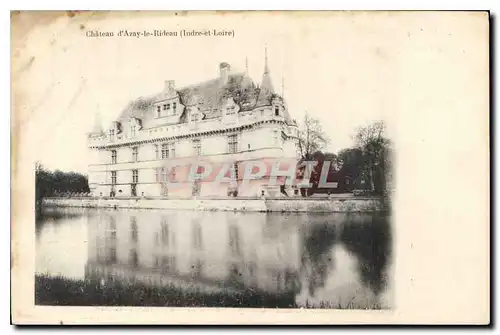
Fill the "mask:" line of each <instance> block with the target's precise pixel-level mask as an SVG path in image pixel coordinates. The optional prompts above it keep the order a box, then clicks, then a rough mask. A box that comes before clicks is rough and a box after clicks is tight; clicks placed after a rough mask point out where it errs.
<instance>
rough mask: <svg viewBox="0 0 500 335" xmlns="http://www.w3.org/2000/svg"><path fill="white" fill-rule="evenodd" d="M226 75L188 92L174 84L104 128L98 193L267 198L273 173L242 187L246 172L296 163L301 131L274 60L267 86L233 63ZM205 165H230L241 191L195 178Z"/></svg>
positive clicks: (91, 140)
mask: <svg viewBox="0 0 500 335" xmlns="http://www.w3.org/2000/svg"><path fill="white" fill-rule="evenodd" d="M219 71H220V73H219V76H218V77H217V78H215V79H212V80H209V81H206V82H202V83H199V84H195V85H192V86H188V87H184V88H180V89H177V88H176V87H175V82H174V81H172V80H168V81H166V82H165V87H164V90H163V91H162V92H160V93H158V94H154V95H152V96H149V97H145V98H139V99H137V100H135V101H133V102H131V103H130V104H129V105H128V106H127V107H126V108H125V109H124V110H123V112H122V113H121V115H120V116H119V118H118V119H117V120H115V121H114V122H113V123H112V124H111V126H110V127H108V128H107V129H102V128H101V127H100V125H98V124H97V125H96V127H95V128H94V129H93V131H92V132H91V133H89V134H88V146H89V148H90V149H91V152H92V154H91V157H92V162H91V164H90V165H89V186H90V189H91V192H92V193H93V194H94V195H97V196H99V195H102V196H110V195H111V196H120V195H122V196H147V197H155V196H158V197H169V198H186V197H192V196H193V195H194V196H199V197H203V196H227V195H229V194H231V195H233V196H236V195H243V196H257V195H262V194H263V192H264V193H266V192H267V190H268V188H267V187H266V186H267V184H268V182H269V171H267V172H266V174H265V175H264V176H262V177H261V178H259V179H255V180H251V181H249V182H247V183H244V185H241V178H242V173H241V170H240V168H241V167H242V164H244V163H248V162H253V161H262V160H273V159H283V160H287V161H288V163H289V164H295V162H296V157H297V149H296V146H297V136H298V129H297V125H296V123H295V121H294V120H292V118H291V117H290V115H289V113H288V108H287V105H286V102H285V100H284V99H283V98H282V97H281V96H280V95H278V94H276V93H275V92H274V88H273V86H272V83H271V78H270V73H269V70H268V67H267V62H266V67H265V71H264V74H263V78H262V81H261V85H260V87H259V86H257V85H256V84H255V83H254V82H253V80H252V79H251V78H250V77H249V76H248V74H247V73H246V72H245V73H232V72H231V67H230V65H229V64H227V63H221V64H220V66H219ZM198 164H203V165H204V164H215V165H218V166H221V165H223V164H230V166H231V171H230V173H234V175H233V174H232V176H236V179H237V180H238V181H239V184H238V186H235V185H234V184H233V185H230V184H229V183H219V182H214V181H213V180H212V179H210V180H201V181H199V182H193V180H192V179H189V178H187V176H188V175H189V173H190V171H191V170H190V169H192V167H193V166H197V165H198ZM166 180H168V181H170V183H166V182H165V181H166ZM171 183H175V184H176V185H175V187H172V185H171ZM235 191H237V192H235Z"/></svg>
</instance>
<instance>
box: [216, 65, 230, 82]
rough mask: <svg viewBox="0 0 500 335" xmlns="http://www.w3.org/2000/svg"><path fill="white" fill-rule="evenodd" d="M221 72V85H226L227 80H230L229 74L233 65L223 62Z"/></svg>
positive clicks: (220, 67)
mask: <svg viewBox="0 0 500 335" xmlns="http://www.w3.org/2000/svg"><path fill="white" fill-rule="evenodd" d="M219 71H220V81H221V84H222V85H224V84H226V83H227V80H228V78H229V72H230V71H231V65H229V64H228V63H226V62H222V63H220V64H219Z"/></svg>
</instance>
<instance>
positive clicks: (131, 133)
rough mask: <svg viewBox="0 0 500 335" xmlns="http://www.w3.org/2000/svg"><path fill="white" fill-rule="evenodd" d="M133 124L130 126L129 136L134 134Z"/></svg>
mask: <svg viewBox="0 0 500 335" xmlns="http://www.w3.org/2000/svg"><path fill="white" fill-rule="evenodd" d="M135 130H136V129H135V126H130V136H131V137H134V136H135Z"/></svg>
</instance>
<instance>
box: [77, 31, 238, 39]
mask: <svg viewBox="0 0 500 335" xmlns="http://www.w3.org/2000/svg"><path fill="white" fill-rule="evenodd" d="M85 36H86V37H128V38H141V37H181V38H183V37H235V34H234V30H231V29H202V30H200V29H181V30H179V31H173V30H166V29H153V30H131V29H121V30H117V31H100V30H96V29H92V30H87V31H86V32H85Z"/></svg>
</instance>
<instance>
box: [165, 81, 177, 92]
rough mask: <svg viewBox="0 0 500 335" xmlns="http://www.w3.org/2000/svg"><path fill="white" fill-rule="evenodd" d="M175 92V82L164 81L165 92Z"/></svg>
mask: <svg viewBox="0 0 500 335" xmlns="http://www.w3.org/2000/svg"><path fill="white" fill-rule="evenodd" d="M172 90H175V80H165V92H170V91H172Z"/></svg>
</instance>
